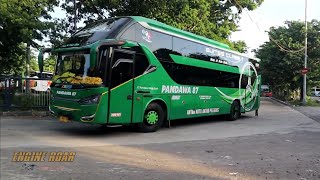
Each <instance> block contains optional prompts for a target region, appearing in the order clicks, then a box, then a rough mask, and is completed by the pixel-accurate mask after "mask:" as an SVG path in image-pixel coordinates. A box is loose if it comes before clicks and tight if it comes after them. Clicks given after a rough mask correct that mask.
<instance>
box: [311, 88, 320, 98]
mask: <svg viewBox="0 0 320 180" xmlns="http://www.w3.org/2000/svg"><path fill="white" fill-rule="evenodd" d="M311 94H312V95H314V96H319V97H320V87H313V88H312V93H311Z"/></svg>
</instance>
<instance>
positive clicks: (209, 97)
mask: <svg viewBox="0 0 320 180" xmlns="http://www.w3.org/2000/svg"><path fill="white" fill-rule="evenodd" d="M46 52H51V53H54V54H55V55H57V61H56V68H55V76H54V78H53V82H52V84H51V89H50V91H51V93H50V96H51V97H50V106H49V111H50V112H51V114H53V115H54V116H56V117H58V118H59V119H60V121H70V120H71V121H78V122H83V123H88V124H101V125H130V124H132V125H136V127H137V128H138V129H139V130H140V131H142V132H154V131H156V130H158V129H159V128H160V127H161V126H162V125H163V124H164V123H167V124H170V121H172V120H176V119H187V118H196V117H203V116H213V115H227V116H228V118H229V119H230V120H236V119H238V118H239V117H240V116H241V113H245V112H248V111H254V110H256V112H257V110H258V108H259V105H260V97H259V95H260V82H261V80H260V75H259V74H258V70H257V69H258V67H259V61H260V60H259V59H256V58H250V57H247V56H245V55H243V54H241V53H239V52H236V51H232V50H230V48H229V46H228V45H226V44H223V43H219V42H217V41H214V40H211V39H208V38H205V37H202V36H198V35H195V34H193V33H189V32H186V31H183V30H180V29H177V28H174V27H171V26H169V25H166V24H164V23H161V22H158V21H155V20H152V19H148V18H144V17H139V16H130V17H118V18H110V19H105V20H101V21H97V22H94V23H92V24H89V25H87V26H86V27H84V28H82V29H80V30H79V31H78V32H76V33H75V34H73V35H72V36H71V37H70V38H69V39H68V40H67V41H66V42H65V43H64V44H63V45H62V46H61V47H59V48H55V49H42V50H41V51H40V53H39V57H38V63H39V66H40V71H42V70H43V54H44V53H46Z"/></svg>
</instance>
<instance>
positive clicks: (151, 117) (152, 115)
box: [145, 111, 159, 125]
mask: <svg viewBox="0 0 320 180" xmlns="http://www.w3.org/2000/svg"><path fill="white" fill-rule="evenodd" d="M145 119H146V120H147V122H148V124H151V125H154V124H156V123H157V122H158V119H159V115H158V113H157V112H156V111H149V112H148V114H147V115H146V116H145Z"/></svg>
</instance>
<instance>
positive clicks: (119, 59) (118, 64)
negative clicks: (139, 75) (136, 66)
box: [110, 52, 133, 88]
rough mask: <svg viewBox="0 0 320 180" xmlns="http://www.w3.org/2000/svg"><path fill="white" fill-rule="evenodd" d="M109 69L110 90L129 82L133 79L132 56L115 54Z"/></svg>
mask: <svg viewBox="0 0 320 180" xmlns="http://www.w3.org/2000/svg"><path fill="white" fill-rule="evenodd" d="M111 67H112V74H111V79H112V80H111V87H110V88H114V87H116V86H119V85H120V84H122V83H124V82H127V81H129V80H131V79H132V78H133V54H126V53H121V52H115V54H114V58H113V61H112V66H111Z"/></svg>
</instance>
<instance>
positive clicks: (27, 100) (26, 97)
mask: <svg viewBox="0 0 320 180" xmlns="http://www.w3.org/2000/svg"><path fill="white" fill-rule="evenodd" d="M13 104H14V105H16V106H18V107H20V109H21V110H30V109H31V108H32V105H33V98H32V96H31V95H30V94H20V95H15V96H14V98H13Z"/></svg>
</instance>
